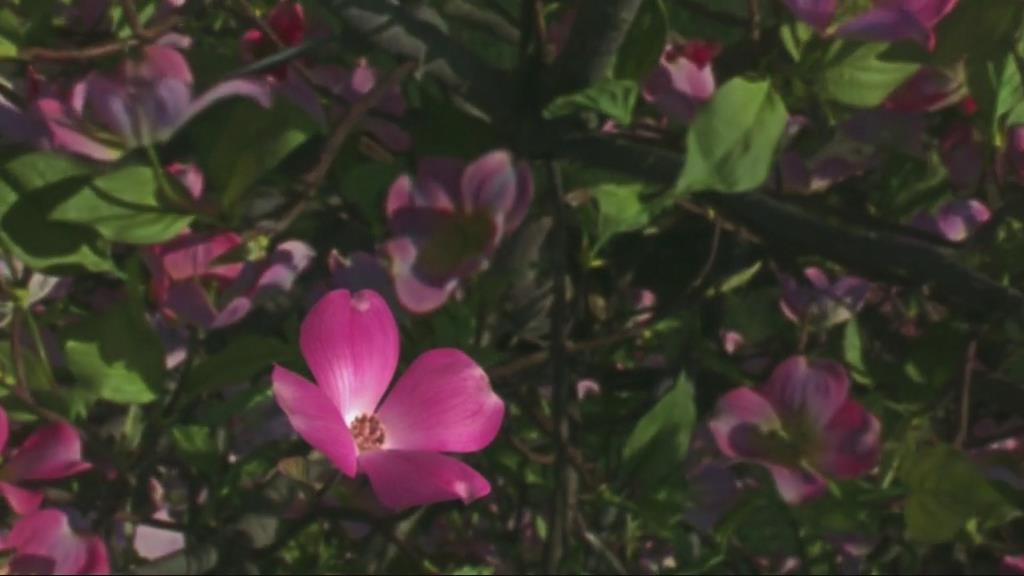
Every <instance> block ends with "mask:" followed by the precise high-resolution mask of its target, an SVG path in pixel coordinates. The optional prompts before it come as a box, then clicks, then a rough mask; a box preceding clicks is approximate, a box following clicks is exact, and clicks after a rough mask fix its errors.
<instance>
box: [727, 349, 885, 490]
mask: <svg viewBox="0 0 1024 576" xmlns="http://www.w3.org/2000/svg"><path fill="white" fill-rule="evenodd" d="M849 392H850V383H849V381H848V380H847V378H846V371H845V370H844V369H843V367H842V366H841V365H840V364H837V363H835V362H831V361H825V360H821V361H815V360H809V359H808V358H806V357H803V356H793V357H791V358H789V359H788V360H786V361H785V362H783V363H782V364H780V365H779V366H777V367H776V368H775V370H774V372H772V375H771V377H770V378H769V380H768V382H767V383H765V384H764V385H763V386H762V387H761V388H760V389H759V390H754V389H751V388H737V389H735V390H733V391H731V392H729V393H728V394H726V395H725V396H723V397H722V398H721V399H719V401H718V406H717V409H716V412H715V415H714V417H713V418H712V419H711V420H710V422H709V424H708V426H709V427H710V428H711V433H712V434H713V435H714V437H715V442H716V443H717V444H718V447H719V449H721V450H722V452H723V453H724V454H725V455H726V456H729V457H731V458H735V459H738V460H745V461H750V462H755V463H758V464H761V465H763V466H765V467H766V468H767V469H768V471H769V472H771V475H772V478H773V479H774V480H775V486H776V488H777V489H778V491H779V494H780V495H781V496H782V499H783V500H784V501H785V502H786V503H788V504H800V503H802V502H805V501H807V500H810V499H812V498H815V497H818V496H821V495H822V494H823V493H824V492H825V488H826V484H827V480H826V478H829V477H831V478H839V479H850V478H856V477H859V476H862V475H864V474H866V473H868V472H870V471H871V470H872V469H873V468H874V467H875V466H876V465H877V463H878V457H879V450H880V438H881V424H880V423H879V421H878V419H877V418H875V417H874V416H873V415H872V414H871V413H869V412H868V411H867V410H865V409H864V407H863V406H861V405H860V403H858V402H856V401H855V400H852V399H850V398H849Z"/></svg>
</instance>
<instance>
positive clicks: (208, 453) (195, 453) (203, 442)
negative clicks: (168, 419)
mask: <svg viewBox="0 0 1024 576" xmlns="http://www.w3.org/2000/svg"><path fill="white" fill-rule="evenodd" d="M171 439H172V440H173V441H174V447H175V448H176V449H177V451H178V453H179V454H180V455H181V457H182V459H183V460H184V461H185V462H189V463H190V464H192V465H194V466H195V467H196V468H198V469H199V470H202V471H203V472H206V473H213V472H215V471H216V470H217V468H218V466H219V465H220V464H219V458H220V457H219V456H218V451H217V444H216V442H215V439H214V437H213V431H212V430H211V429H210V428H207V427H206V426H200V425H195V424H187V425H186V424H179V425H177V426H175V427H174V428H172V429H171Z"/></svg>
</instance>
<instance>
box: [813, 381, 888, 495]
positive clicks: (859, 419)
mask: <svg viewBox="0 0 1024 576" xmlns="http://www.w3.org/2000/svg"><path fill="white" fill-rule="evenodd" d="M881 435H882V425H881V423H879V421H878V418H875V417H874V415H872V414H871V413H870V412H868V411H867V410H865V409H864V407H863V406H861V405H860V404H859V403H857V402H854V401H852V400H850V401H847V402H846V404H844V405H843V406H842V408H840V409H839V411H838V412H836V414H835V416H833V417H832V420H831V421H829V423H828V426H826V428H825V431H824V433H823V435H822V448H821V453H820V455H819V456H818V458H817V461H816V462H815V466H817V467H818V468H819V469H820V470H821V471H822V472H823V473H825V474H828V475H830V476H835V477H837V478H844V479H846V478H856V477H858V476H861V475H863V474H866V473H868V472H870V471H871V470H872V469H873V468H874V467H875V466H877V465H878V458H879V453H880V450H881V445H880V439H881Z"/></svg>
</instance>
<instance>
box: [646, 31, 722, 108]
mask: <svg viewBox="0 0 1024 576" xmlns="http://www.w3.org/2000/svg"><path fill="white" fill-rule="evenodd" d="M721 49H722V47H721V46H720V45H718V44H715V43H712V42H704V41H702V40H691V41H689V42H682V43H675V44H669V45H668V46H666V47H665V50H664V52H662V54H661V60H660V61H659V62H658V67H657V68H655V70H654V72H652V73H651V75H650V77H648V79H647V82H646V83H645V84H644V92H643V94H644V99H645V100H647V101H648V102H650V103H651V105H653V106H654V107H655V108H657V109H658V111H659V112H661V113H662V114H664V115H665V116H666V117H667V118H668V119H669V120H671V121H674V122H679V123H681V124H689V123H690V121H691V120H693V117H694V115H695V114H696V113H697V109H698V108H699V107H700V106H701V105H702V104H704V103H705V102H707V101H708V100H710V99H711V96H712V95H713V94H714V93H715V74H714V71H712V69H711V61H712V60H714V58H715V56H717V55H718V53H719V52H720V51H721Z"/></svg>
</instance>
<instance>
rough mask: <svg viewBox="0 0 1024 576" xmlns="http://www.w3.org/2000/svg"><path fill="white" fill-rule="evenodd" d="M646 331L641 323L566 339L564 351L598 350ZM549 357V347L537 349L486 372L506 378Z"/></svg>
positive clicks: (533, 366)
mask: <svg viewBox="0 0 1024 576" xmlns="http://www.w3.org/2000/svg"><path fill="white" fill-rule="evenodd" d="M646 331H647V325H646V324H643V325H637V326H629V327H626V328H624V329H622V330H621V331H619V332H615V333H612V334H607V335H605V336H599V337H597V338H593V339H591V340H584V341H582V342H571V341H566V343H565V351H566V353H568V354H579V353H581V352H591V351H594V350H600V349H602V348H607V347H609V346H614V345H616V344H621V343H622V342H625V341H627V340H630V339H632V338H636V337H637V336H640V335H642V334H643V333H644V332H646ZM550 357H551V350H550V349H548V350H538V351H537V352H534V353H532V354H527V355H526V356H523V357H521V358H517V359H515V360H512V361H511V362H508V363H506V364H502V365H500V366H496V367H494V368H492V369H490V370H488V374H489V375H490V377H491V379H492V380H508V379H509V378H511V377H512V376H516V375H518V374H521V373H523V372H525V371H527V370H530V369H531V368H536V367H538V366H542V365H543V364H544V363H545V362H547V361H548V358H550Z"/></svg>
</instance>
